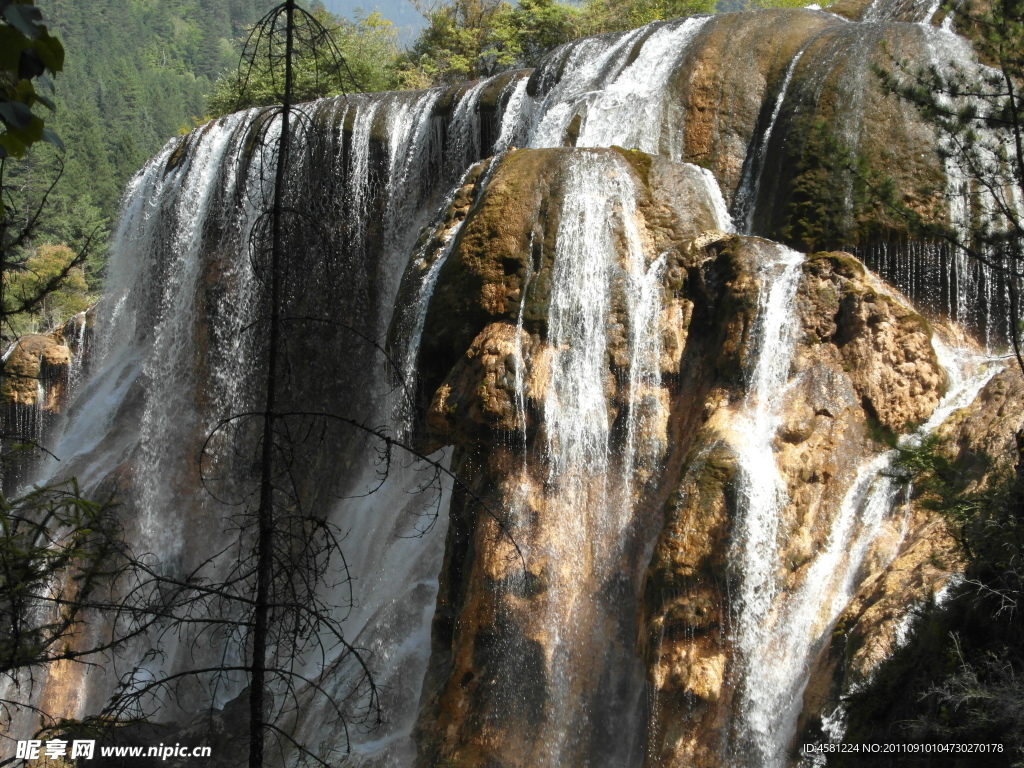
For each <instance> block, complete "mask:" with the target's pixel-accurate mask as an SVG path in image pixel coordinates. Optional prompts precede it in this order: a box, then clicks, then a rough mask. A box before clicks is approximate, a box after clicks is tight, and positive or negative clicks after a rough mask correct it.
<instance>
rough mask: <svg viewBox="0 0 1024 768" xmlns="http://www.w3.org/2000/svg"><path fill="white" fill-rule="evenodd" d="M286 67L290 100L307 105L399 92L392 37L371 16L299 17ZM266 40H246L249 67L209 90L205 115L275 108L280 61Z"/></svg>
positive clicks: (378, 19) (323, 14) (381, 21)
mask: <svg viewBox="0 0 1024 768" xmlns="http://www.w3.org/2000/svg"><path fill="white" fill-rule="evenodd" d="M299 18H300V20H301V21H302V22H303V24H302V25H300V27H299V29H298V30H297V32H298V33H299V41H300V43H301V44H300V45H298V46H297V49H296V55H295V56H294V58H293V62H292V66H293V71H294V77H295V90H294V93H295V96H294V97H295V98H296V99H297V100H298V101H299V102H303V101H312V100H313V99H319V98H323V97H325V96H334V95H337V94H340V93H346V92H349V91H387V90H393V89H395V88H397V87H399V86H400V84H401V81H400V79H399V74H398V70H397V68H396V62H397V59H398V56H399V50H398V34H397V31H396V30H395V28H394V25H392V24H391V22H389V21H387V20H386V19H385V18H383V17H382V16H381V15H380V14H379V13H372V14H370V15H369V16H367V17H365V18H361V19H358V20H357V21H355V22H350V21H345V20H342V19H338V18H336V17H334V16H332V15H331V14H329V13H328V12H327V11H325V10H323V9H322V8H319V9H317V10H315V11H313V12H312V13H311V14H309V15H304V14H303V15H300V17H299ZM270 40H271V38H270V37H267V36H257V37H250V42H251V50H250V51H249V52H248V53H247V59H249V60H250V61H251V62H252V65H251V66H249V65H248V64H245V65H243V66H242V67H239V68H238V69H236V70H235V71H232V72H230V73H228V74H226V75H224V76H223V77H221V78H220V79H219V80H218V81H217V83H216V84H215V86H214V91H213V95H212V97H211V98H210V104H209V108H210V112H211V114H213V115H223V114H227V113H229V112H234V111H236V110H239V109H245V108H248V107H259V106H268V105H271V104H280V103H281V102H282V98H283V94H282V91H283V88H284V59H283V56H282V55H281V52H280V51H273V52H272V51H271V50H270Z"/></svg>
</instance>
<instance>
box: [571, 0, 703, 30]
mask: <svg viewBox="0 0 1024 768" xmlns="http://www.w3.org/2000/svg"><path fill="white" fill-rule="evenodd" d="M715 5H716V2H715V0H627V1H626V2H619V0H587V2H586V4H585V6H584V14H583V15H584V17H585V21H584V25H583V30H582V31H583V33H584V34H588V35H592V34H598V33H601V32H620V31H623V30H627V29H635V28H636V27H639V26H642V25H643V24H649V23H650V22H652V21H659V20H664V19H675V18H678V17H680V16H693V15H696V14H701V13H714V12H715Z"/></svg>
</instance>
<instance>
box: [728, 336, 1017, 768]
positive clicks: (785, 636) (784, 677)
mask: <svg viewBox="0 0 1024 768" xmlns="http://www.w3.org/2000/svg"><path fill="white" fill-rule="evenodd" d="M932 345H933V347H934V349H935V352H936V355H937V357H938V359H939V363H940V365H941V366H942V368H943V370H944V371H945V372H946V375H947V378H948V386H947V391H946V394H945V395H944V396H943V398H942V400H941V401H940V402H939V404H938V405H937V406H936V407H935V410H934V411H933V412H932V414H931V416H930V417H929V418H928V420H927V421H926V422H925V423H924V424H922V425H921V426H920V427H919V428H918V429H917V430H916V431H915V432H913V433H911V434H909V435H905V436H903V437H902V438H901V440H900V443H901V446H903V447H910V446H914V445H920V443H921V440H922V439H923V438H924V437H925V436H927V435H929V434H931V433H932V432H933V431H934V430H935V429H936V428H938V427H939V426H940V425H941V424H942V423H943V422H945V420H946V419H947V418H949V416H951V415H952V414H953V413H954V412H956V411H957V410H959V409H961V408H964V407H966V406H968V405H970V404H971V403H972V402H973V401H974V399H975V398H976V397H977V396H978V393H979V392H980V391H981V390H982V388H983V387H984V386H985V385H986V384H987V383H988V382H989V381H990V380H991V378H992V377H993V376H994V375H995V374H996V373H998V372H999V370H1001V369H1002V367H1003V365H1002V363H1001V362H999V361H997V360H994V359H992V358H989V357H987V356H984V355H979V354H977V353H976V352H973V351H972V350H970V349H967V348H954V347H950V346H948V345H947V344H946V343H945V342H943V341H942V339H941V338H939V337H938V336H936V337H933V339H932ZM897 457H898V451H896V450H890V451H886V452H884V453H881V454H878V455H875V456H871V457H868V458H867V459H865V460H864V462H863V463H862V464H861V466H860V467H859V468H858V470H857V474H856V477H855V479H854V480H853V483H852V484H851V485H850V488H849V490H848V491H847V492H846V495H845V496H844V498H843V501H842V505H841V506H840V509H839V512H838V514H837V515H836V516H835V517H834V519H832V520H831V521H830V528H829V533H828V538H827V539H826V541H825V545H824V547H823V548H822V549H821V551H820V552H819V553H818V554H817V555H816V556H815V558H814V559H813V561H812V562H811V564H810V566H809V568H808V570H807V572H806V574H805V575H804V576H803V578H802V580H801V582H800V586H799V587H798V588H797V589H796V590H795V591H794V592H792V593H784V592H780V591H778V590H776V592H775V594H774V595H772V602H771V603H769V602H768V601H762V602H761V603H759V607H760V608H761V610H760V611H759V612H758V614H757V618H758V624H757V626H755V627H752V628H750V629H748V627H747V622H746V619H745V618H743V619H741V630H740V642H741V643H745V641H746V639H747V637H748V636H749V635H747V634H746V633H747V632H749V633H750V635H753V636H754V637H755V642H753V643H749V644H744V645H743V653H744V679H743V682H742V689H741V702H740V711H739V715H740V722H739V724H738V728H737V730H738V733H739V739H740V740H739V744H738V745H737V746H738V749H735V751H734V755H735V758H734V759H735V764H736V765H737V766H741V765H757V766H764V767H765V768H784V766H785V765H787V759H788V752H789V749H790V747H791V742H792V739H793V736H794V735H795V733H796V725H797V719H798V718H799V715H800V712H801V709H802V707H803V699H802V697H803V692H804V688H805V686H806V684H807V678H808V675H809V674H810V665H811V663H812V662H813V661H814V658H815V656H816V655H817V653H818V652H819V651H820V650H821V648H822V647H823V645H824V643H825V642H826V641H827V640H828V638H829V636H830V634H831V632H832V629H833V627H834V626H835V623H836V621H837V620H838V619H839V617H840V615H841V614H842V612H843V610H844V609H845V608H846V606H847V605H849V603H850V600H851V599H852V598H853V596H854V593H855V588H856V577H857V576H858V574H859V572H860V569H861V566H862V563H863V562H864V559H865V555H866V554H867V552H868V550H869V549H870V548H871V546H872V545H873V544H874V543H875V540H876V538H877V537H878V534H879V533H880V531H881V528H882V525H883V523H884V522H885V520H886V519H887V518H888V517H889V515H890V513H891V511H892V510H893V509H894V507H895V505H896V502H897V498H898V497H899V495H900V493H901V491H903V490H904V489H903V486H904V485H905V483H904V482H903V481H902V480H901V479H900V478H899V477H897V476H896V475H895V473H894V472H893V463H894V462H895V460H896V459H897ZM778 509H781V507H779V508H778ZM774 533H775V532H774V531H773V535H774ZM897 550H898V546H896V547H892V548H890V550H889V552H888V555H887V560H886V561H885V563H883V566H884V565H887V564H888V562H890V561H891V560H892V558H893V557H894V556H895V554H896V552H897ZM772 554H774V553H772ZM769 557H770V556H769ZM775 559H776V558H771V559H770V562H769V563H768V567H769V568H771V567H773V566H774V562H775ZM745 610H748V609H747V603H744V604H743V606H742V607H741V611H745ZM741 616H742V614H741ZM831 717H832V719H833V720H835V722H830V725H829V727H830V728H832V730H833V731H835V732H836V733H837V734H838V735H839V736H840V737H841V732H842V728H841V720H842V716H841V713H836V712H834V713H832V716H831ZM752 756H753V761H751V757H752Z"/></svg>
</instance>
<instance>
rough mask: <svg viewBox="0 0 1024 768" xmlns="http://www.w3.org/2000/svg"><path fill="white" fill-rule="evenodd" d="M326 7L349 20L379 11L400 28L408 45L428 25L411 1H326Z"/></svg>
mask: <svg viewBox="0 0 1024 768" xmlns="http://www.w3.org/2000/svg"><path fill="white" fill-rule="evenodd" d="M324 5H325V6H326V7H327V10H329V11H330V12H331V13H334V14H337V15H339V16H344V17H345V18H347V19H352V18H355V17H356V16H359V15H362V16H366V15H368V14H370V13H373V12H374V11H379V12H380V14H381V16H383V17H384V18H385V19H387V20H388V21H390V22H392V23H393V24H394V25H395V26H396V27H398V28H399V30H400V31H399V36H400V37H401V40H402V43H403V44H406V45H408V44H409V43H410V42H412V39H413V38H414V37H415V36H416V33H417V32H419V31H420V30H421V29H423V27H425V26H426V24H427V22H426V19H424V18H423V17H422V16H421V15H420V13H419V11H417V10H416V8H414V7H413V4H412V3H410V2H409V0H324Z"/></svg>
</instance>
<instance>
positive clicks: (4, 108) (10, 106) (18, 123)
mask: <svg viewBox="0 0 1024 768" xmlns="http://www.w3.org/2000/svg"><path fill="white" fill-rule="evenodd" d="M0 120H3V121H4V123H6V124H7V125H8V126H9V127H10V128H13V129H14V130H16V131H23V130H25V129H26V128H28V127H29V125H30V124H31V122H32V110H31V109H29V108H28V107H27V106H25V105H24V104H22V103H21V102H20V101H0Z"/></svg>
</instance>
